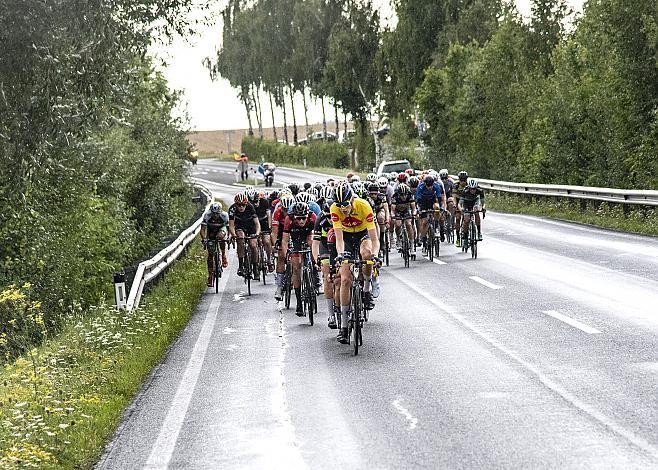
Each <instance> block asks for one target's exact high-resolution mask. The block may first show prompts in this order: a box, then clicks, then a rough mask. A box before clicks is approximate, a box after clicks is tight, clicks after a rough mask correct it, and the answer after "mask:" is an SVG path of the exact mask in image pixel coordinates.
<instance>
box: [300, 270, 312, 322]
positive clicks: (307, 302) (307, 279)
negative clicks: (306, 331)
mask: <svg viewBox="0 0 658 470" xmlns="http://www.w3.org/2000/svg"><path fill="white" fill-rule="evenodd" d="M303 281H304V285H303V287H302V289H303V290H304V292H302V298H303V299H304V302H303V303H304V310H305V312H304V313H306V314H307V315H308V322H309V323H310V324H311V326H313V314H314V313H315V312H314V311H313V305H312V300H311V299H312V297H313V295H314V294H315V289H314V288H313V284H312V283H311V271H310V269H309V268H308V266H307V267H305V268H304V279H303Z"/></svg>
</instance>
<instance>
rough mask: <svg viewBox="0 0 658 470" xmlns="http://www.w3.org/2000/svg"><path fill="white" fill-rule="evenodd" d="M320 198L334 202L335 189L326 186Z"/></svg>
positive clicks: (321, 191)
mask: <svg viewBox="0 0 658 470" xmlns="http://www.w3.org/2000/svg"><path fill="white" fill-rule="evenodd" d="M320 198H321V199H324V200H325V201H327V200H331V201H333V199H334V188H332V187H331V186H325V187H324V188H322V189H321V190H320Z"/></svg>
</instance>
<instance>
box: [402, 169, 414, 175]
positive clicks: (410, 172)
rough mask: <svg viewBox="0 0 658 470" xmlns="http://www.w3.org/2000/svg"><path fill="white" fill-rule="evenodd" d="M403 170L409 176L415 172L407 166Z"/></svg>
mask: <svg viewBox="0 0 658 470" xmlns="http://www.w3.org/2000/svg"><path fill="white" fill-rule="evenodd" d="M404 172H405V173H406V174H407V175H409V176H414V175H415V174H416V172H415V171H414V170H413V169H412V168H407V169H406V170H404Z"/></svg>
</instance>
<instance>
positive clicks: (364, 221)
mask: <svg viewBox="0 0 658 470" xmlns="http://www.w3.org/2000/svg"><path fill="white" fill-rule="evenodd" d="M331 221H332V223H333V228H334V233H335V235H336V251H337V252H338V256H337V257H336V263H337V264H338V265H339V266H340V269H339V273H340V283H341V289H340V315H341V329H340V334H339V336H338V338H339V339H338V340H339V341H340V342H341V343H343V344H347V343H348V342H349V334H348V329H347V324H348V323H347V322H348V314H349V310H350V290H351V286H352V272H351V271H350V267H349V264H343V263H342V261H343V260H344V259H345V258H353V259H356V258H358V255H359V254H360V255H361V259H362V260H364V261H370V263H366V264H365V266H364V267H363V306H364V308H366V309H372V308H373V307H374V303H373V299H372V293H371V292H370V289H371V281H372V271H373V265H372V260H373V259H374V258H375V254H376V253H379V240H378V239H377V228H376V227H375V215H374V214H373V213H372V208H371V207H370V205H369V204H368V203H367V202H366V201H364V200H363V199H359V198H358V197H355V196H354V193H353V191H352V188H350V186H349V185H347V184H344V185H340V186H338V187H337V188H336V190H335V193H334V203H333V204H332V206H331Z"/></svg>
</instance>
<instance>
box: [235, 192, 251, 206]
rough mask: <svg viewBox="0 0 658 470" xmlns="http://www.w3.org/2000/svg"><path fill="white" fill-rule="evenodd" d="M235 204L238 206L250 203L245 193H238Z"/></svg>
mask: <svg viewBox="0 0 658 470" xmlns="http://www.w3.org/2000/svg"><path fill="white" fill-rule="evenodd" d="M233 202H235V203H236V204H246V203H247V202H249V201H248V200H247V195H246V194H245V193H238V194H236V195H235V197H234V198H233Z"/></svg>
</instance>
